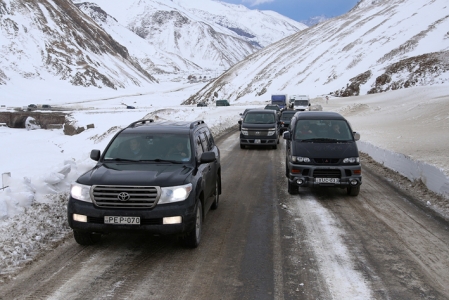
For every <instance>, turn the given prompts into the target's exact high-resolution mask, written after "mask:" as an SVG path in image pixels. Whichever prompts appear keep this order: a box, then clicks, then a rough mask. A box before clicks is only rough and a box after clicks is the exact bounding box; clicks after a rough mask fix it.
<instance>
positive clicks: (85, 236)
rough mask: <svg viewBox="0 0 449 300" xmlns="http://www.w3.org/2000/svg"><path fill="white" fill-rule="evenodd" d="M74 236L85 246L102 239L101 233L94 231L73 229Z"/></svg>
mask: <svg viewBox="0 0 449 300" xmlns="http://www.w3.org/2000/svg"><path fill="white" fill-rule="evenodd" d="M73 237H74V238H75V241H76V242H77V243H78V244H80V245H83V246H89V245H93V244H95V243H97V242H99V241H100V239H101V234H94V233H92V232H85V231H78V230H73Z"/></svg>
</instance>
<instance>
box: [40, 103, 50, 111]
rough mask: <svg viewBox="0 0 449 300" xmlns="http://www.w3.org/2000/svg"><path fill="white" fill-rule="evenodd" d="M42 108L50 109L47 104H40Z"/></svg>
mask: <svg viewBox="0 0 449 300" xmlns="http://www.w3.org/2000/svg"><path fill="white" fill-rule="evenodd" d="M42 109H44V110H46V109H51V106H50V105H48V104H42Z"/></svg>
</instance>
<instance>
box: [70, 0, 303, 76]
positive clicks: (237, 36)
mask: <svg viewBox="0 0 449 300" xmlns="http://www.w3.org/2000/svg"><path fill="white" fill-rule="evenodd" d="M73 1H74V2H75V3H76V4H77V5H78V6H79V7H80V8H81V9H82V10H83V11H84V12H85V13H86V14H88V15H90V16H91V17H92V18H93V19H94V20H95V21H96V22H97V23H98V24H99V25H100V26H102V27H103V28H104V29H105V30H106V31H107V32H109V33H110V34H111V35H112V36H113V37H114V38H115V39H117V40H118V41H119V42H120V43H122V44H124V45H127V48H128V50H129V51H133V52H134V51H136V50H144V51H146V52H150V53H152V52H154V51H155V50H153V49H157V51H158V53H161V51H165V52H167V53H171V54H172V55H177V56H178V57H180V58H183V59H185V60H186V62H185V64H187V65H190V62H193V63H194V64H195V65H196V66H198V67H200V68H202V69H221V70H224V69H228V68H229V67H230V66H232V65H234V64H235V63H237V62H239V61H241V60H242V59H244V58H245V57H246V56H248V55H249V54H252V53H254V52H256V51H257V50H259V49H261V48H262V47H265V46H268V45H270V44H272V43H274V42H276V41H278V40H280V39H282V38H284V37H286V36H289V35H291V34H294V33H296V32H298V31H300V30H303V29H305V28H307V26H306V25H304V24H302V23H298V22H296V21H293V20H291V19H289V18H287V17H284V16H282V15H280V14H278V13H275V12H273V11H259V10H250V9H248V8H246V7H245V6H243V5H234V4H229V3H224V2H220V1H214V0H201V1H184V0H173V1H166V0H163V1H162V0H133V1H122V0H91V1H90V2H89V3H86V2H84V1H83V0H73ZM118 27H122V28H127V29H128V30H130V31H131V32H133V33H134V34H136V35H137V36H139V37H141V38H142V39H144V40H145V41H146V42H147V43H148V45H142V43H139V44H138V46H137V47H136V45H135V43H134V42H132V43H133V44H132V45H131V44H130V43H129V40H130V39H133V40H135V39H136V37H130V36H129V35H128V34H117V32H118V30H117V28H118ZM120 32H122V33H123V30H120ZM131 48H138V49H133V50H131ZM136 56H137V57H139V58H140V57H141V53H138V54H136ZM187 61H189V62H187ZM180 68H182V67H180Z"/></svg>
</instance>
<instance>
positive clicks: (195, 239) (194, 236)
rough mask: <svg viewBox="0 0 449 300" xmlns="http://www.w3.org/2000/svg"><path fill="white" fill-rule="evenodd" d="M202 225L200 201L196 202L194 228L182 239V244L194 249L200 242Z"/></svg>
mask: <svg viewBox="0 0 449 300" xmlns="http://www.w3.org/2000/svg"><path fill="white" fill-rule="evenodd" d="M202 225H203V205H202V204H201V200H198V205H197V206H196V213H195V226H194V227H193V228H192V230H190V232H189V233H188V234H187V235H186V236H185V237H184V244H185V245H186V246H187V247H189V248H196V247H198V245H199V244H200V241H201V227H202Z"/></svg>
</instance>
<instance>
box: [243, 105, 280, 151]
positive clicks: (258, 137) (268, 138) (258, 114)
mask: <svg viewBox="0 0 449 300" xmlns="http://www.w3.org/2000/svg"><path fill="white" fill-rule="evenodd" d="M239 124H240V125H241V130H240V148H241V149H244V148H245V147H246V146H270V147H272V148H273V149H277V144H279V124H280V122H279V115H278V113H277V112H276V111H275V110H272V109H252V110H249V111H248V112H247V113H246V115H245V116H244V117H243V120H239Z"/></svg>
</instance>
